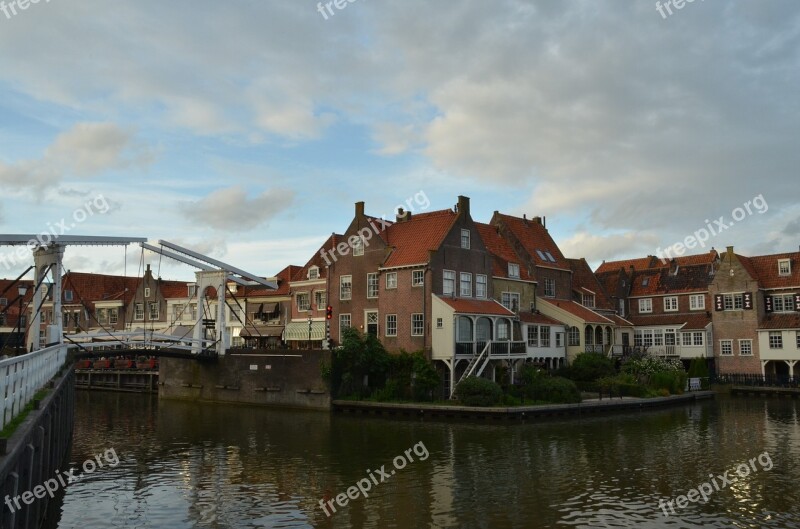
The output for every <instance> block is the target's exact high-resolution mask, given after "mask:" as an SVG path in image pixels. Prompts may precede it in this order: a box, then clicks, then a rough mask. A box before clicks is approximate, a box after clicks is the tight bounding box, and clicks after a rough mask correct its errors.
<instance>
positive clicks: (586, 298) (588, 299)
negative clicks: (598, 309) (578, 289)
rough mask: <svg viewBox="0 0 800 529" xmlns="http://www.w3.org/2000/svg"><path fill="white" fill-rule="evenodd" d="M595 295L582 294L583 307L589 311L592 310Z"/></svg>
mask: <svg viewBox="0 0 800 529" xmlns="http://www.w3.org/2000/svg"><path fill="white" fill-rule="evenodd" d="M595 301H596V298H595V295H594V294H583V306H584V307H588V308H590V309H593V308H594V305H595Z"/></svg>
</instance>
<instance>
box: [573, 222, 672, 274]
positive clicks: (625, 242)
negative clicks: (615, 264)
mask: <svg viewBox="0 0 800 529" xmlns="http://www.w3.org/2000/svg"><path fill="white" fill-rule="evenodd" d="M657 244H658V237H657V236H656V235H654V234H648V233H634V232H627V233H615V234H611V235H597V234H593V233H588V232H585V231H580V232H578V233H576V234H575V235H573V236H572V237H570V238H568V239H565V240H562V241H559V244H558V246H559V248H561V252H562V253H563V254H564V255H566V256H567V257H585V258H586V260H587V261H589V262H590V263H592V264H593V268H596V266H597V265H599V263H600V262H601V261H603V260H606V261H613V260H614V259H619V258H625V257H627V256H631V255H654V254H655V251H656V245H657Z"/></svg>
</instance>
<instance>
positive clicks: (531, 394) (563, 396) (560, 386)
mask: <svg viewBox="0 0 800 529" xmlns="http://www.w3.org/2000/svg"><path fill="white" fill-rule="evenodd" d="M523 394H524V396H525V398H528V399H531V400H534V401H542V402H552V403H554V404H569V403H576V402H580V401H581V392H580V391H579V390H578V386H576V385H575V382H573V381H572V380H569V379H566V378H563V377H551V376H546V375H545V376H540V377H536V378H534V379H533V380H531V381H530V382H528V383H527V384H525V386H524V387H523Z"/></svg>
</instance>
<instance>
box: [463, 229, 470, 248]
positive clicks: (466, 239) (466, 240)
mask: <svg viewBox="0 0 800 529" xmlns="http://www.w3.org/2000/svg"><path fill="white" fill-rule="evenodd" d="M461 247H462V248H466V249H467V250H469V230H461Z"/></svg>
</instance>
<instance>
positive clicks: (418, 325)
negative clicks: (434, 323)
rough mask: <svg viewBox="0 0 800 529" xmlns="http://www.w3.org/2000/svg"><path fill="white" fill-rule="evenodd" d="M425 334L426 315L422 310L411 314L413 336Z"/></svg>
mask: <svg viewBox="0 0 800 529" xmlns="http://www.w3.org/2000/svg"><path fill="white" fill-rule="evenodd" d="M424 334H425V315H424V314H422V313H421V312H418V313H414V314H412V315H411V336H423V335H424Z"/></svg>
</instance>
